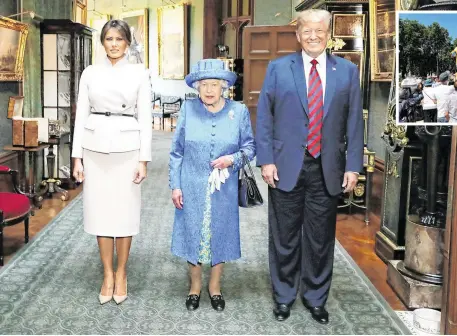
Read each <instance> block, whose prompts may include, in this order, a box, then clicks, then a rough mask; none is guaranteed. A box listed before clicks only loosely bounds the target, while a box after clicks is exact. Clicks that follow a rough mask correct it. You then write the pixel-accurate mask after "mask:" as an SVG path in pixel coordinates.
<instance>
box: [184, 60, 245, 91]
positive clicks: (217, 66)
mask: <svg viewBox="0 0 457 336" xmlns="http://www.w3.org/2000/svg"><path fill="white" fill-rule="evenodd" d="M202 79H223V80H226V81H227V82H228V85H229V86H233V84H235V81H236V73H234V72H232V71H229V70H225V69H224V62H223V61H221V60H219V59H212V58H208V59H204V60H201V61H198V62H197V64H195V65H194V66H193V67H192V71H191V72H190V73H189V74H188V75H187V76H186V78H185V80H186V83H187V85H189V86H190V87H193V86H192V84H193V83H195V82H196V81H199V80H202Z"/></svg>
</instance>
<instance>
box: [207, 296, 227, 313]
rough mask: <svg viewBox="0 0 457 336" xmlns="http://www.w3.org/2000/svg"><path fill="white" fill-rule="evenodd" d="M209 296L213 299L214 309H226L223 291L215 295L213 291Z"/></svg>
mask: <svg viewBox="0 0 457 336" xmlns="http://www.w3.org/2000/svg"><path fill="white" fill-rule="evenodd" d="M208 294H209V298H210V299H211V306H212V307H213V309H214V310H217V311H223V310H224V309H225V300H224V297H223V296H222V292H221V294H220V295H213V296H211V293H209V292H208Z"/></svg>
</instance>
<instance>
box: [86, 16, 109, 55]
mask: <svg viewBox="0 0 457 336" xmlns="http://www.w3.org/2000/svg"><path fill="white" fill-rule="evenodd" d="M111 18H112V16H111V15H110V14H103V15H101V16H100V17H94V18H92V19H90V21H89V27H91V28H94V31H93V33H92V63H93V64H95V63H98V62H100V61H101V60H102V59H103V58H105V57H106V52H105V48H104V47H103V45H102V43H101V41H100V36H101V32H102V28H103V26H104V25H105V23H106V22H108V21H109V20H111Z"/></svg>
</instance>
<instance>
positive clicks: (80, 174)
mask: <svg viewBox="0 0 457 336" xmlns="http://www.w3.org/2000/svg"><path fill="white" fill-rule="evenodd" d="M73 177H74V178H75V180H76V182H78V183H82V182H83V181H84V167H83V163H82V161H81V159H79V158H76V159H74V161H73Z"/></svg>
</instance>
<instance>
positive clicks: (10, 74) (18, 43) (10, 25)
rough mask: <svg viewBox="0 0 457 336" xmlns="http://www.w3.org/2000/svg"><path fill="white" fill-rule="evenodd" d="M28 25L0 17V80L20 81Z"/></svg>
mask: <svg viewBox="0 0 457 336" xmlns="http://www.w3.org/2000/svg"><path fill="white" fill-rule="evenodd" d="M27 34H28V25H26V24H24V23H21V22H19V21H16V20H11V19H8V18H5V17H0V81H22V78H23V76H24V50H25V42H26V40H27Z"/></svg>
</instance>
